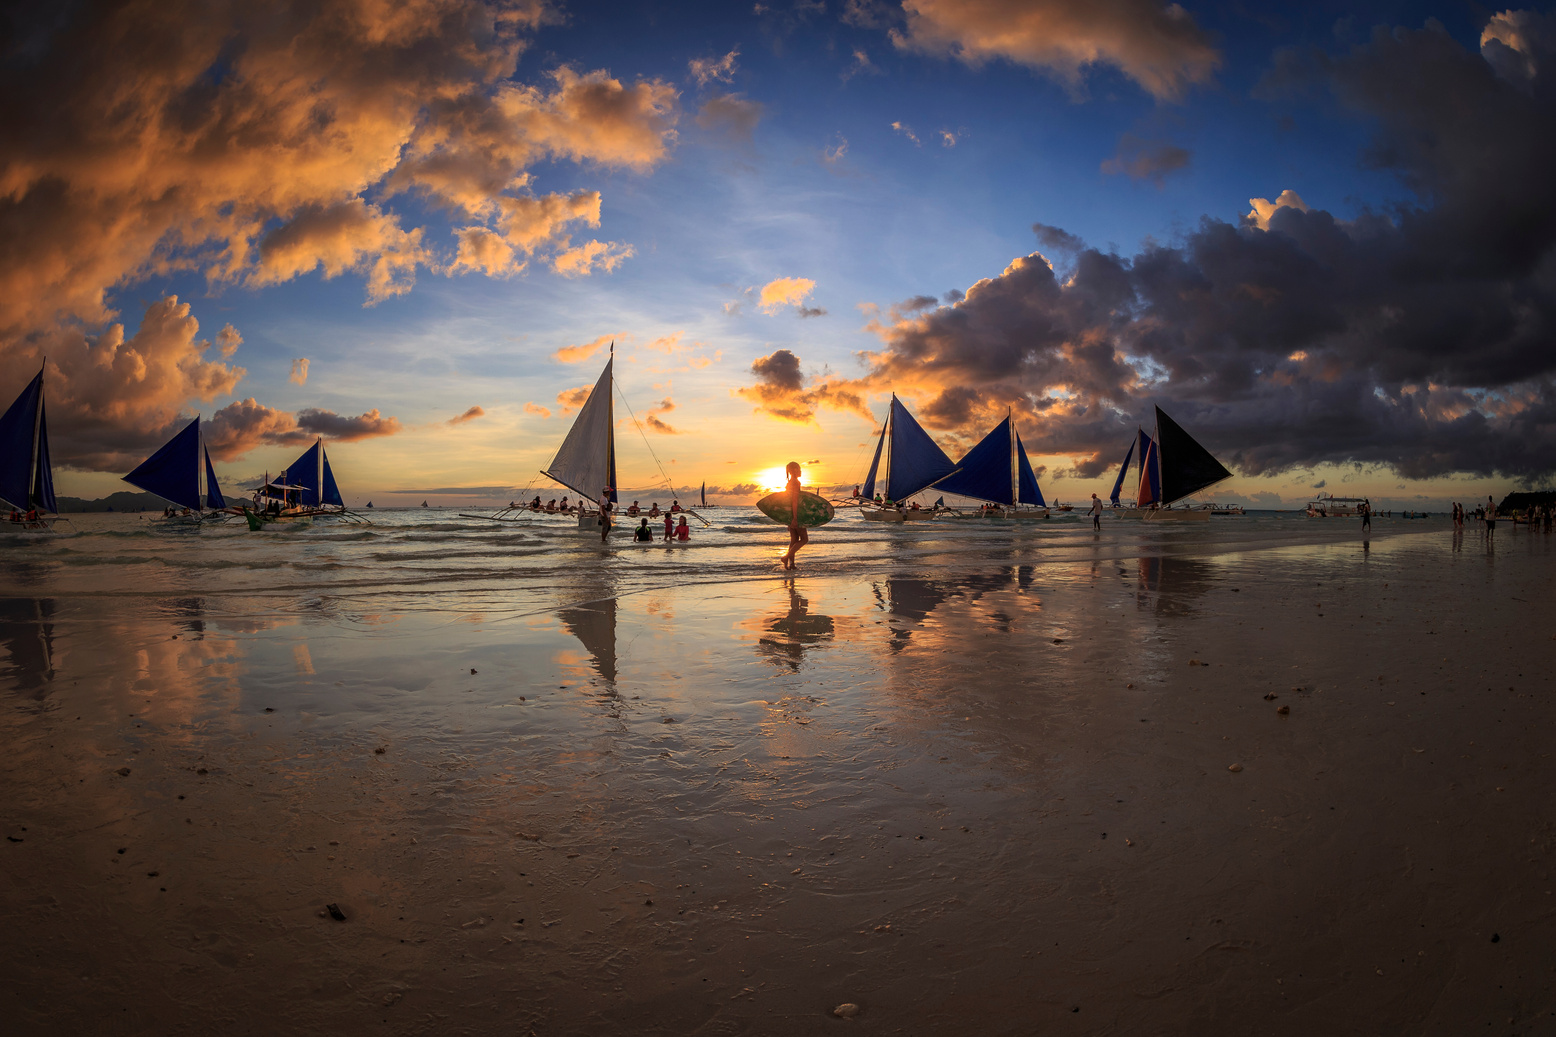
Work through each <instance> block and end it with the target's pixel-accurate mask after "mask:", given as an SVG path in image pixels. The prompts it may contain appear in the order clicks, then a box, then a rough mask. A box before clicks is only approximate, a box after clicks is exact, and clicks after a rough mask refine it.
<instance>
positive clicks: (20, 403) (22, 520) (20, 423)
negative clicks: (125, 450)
mask: <svg viewBox="0 0 1556 1037" xmlns="http://www.w3.org/2000/svg"><path fill="white" fill-rule="evenodd" d="M0 501H3V502H5V503H6V504H9V505H10V506H11V516H10V521H11V528H12V529H16V530H30V531H35V532H48V531H49V530H51V529H53V527H54V523H56V522H58V521H59V503H58V502H57V501H56V500H55V499H54V469H53V467H52V466H51V465H50V463H49V427H48V422H47V421H46V420H44V415H43V368H41V367H40V368H39V369H38V374H37V375H36V376H35V377H34V378H33V380H32V381H30V382H28V383H27V387H26V388H25V389H23V390H22V391H21V394H20V395H19V396H17V397H16V400H15V402H13V403H12V404H11V406H10V408H9V409H8V410H6V412H5V414H4V415H3V416H0Z"/></svg>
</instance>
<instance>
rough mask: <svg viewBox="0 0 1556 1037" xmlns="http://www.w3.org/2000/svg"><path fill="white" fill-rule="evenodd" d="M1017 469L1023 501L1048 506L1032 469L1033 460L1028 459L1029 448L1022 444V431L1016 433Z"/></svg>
mask: <svg viewBox="0 0 1556 1037" xmlns="http://www.w3.org/2000/svg"><path fill="white" fill-rule="evenodd" d="M1016 471H1017V473H1018V474H1019V479H1018V480H1017V481H1018V482H1019V483H1020V484H1021V503H1022V504H1035V505H1037V506H1038V507H1039V508H1046V507H1048V502H1047V501H1045V500H1044V499H1043V491H1042V489H1041V488H1040V487H1039V486H1038V485H1037V473H1036V472H1034V471H1032V462H1031V461H1028V460H1027V448H1026V447H1024V446H1022V445H1021V433H1019V432H1017V433H1016Z"/></svg>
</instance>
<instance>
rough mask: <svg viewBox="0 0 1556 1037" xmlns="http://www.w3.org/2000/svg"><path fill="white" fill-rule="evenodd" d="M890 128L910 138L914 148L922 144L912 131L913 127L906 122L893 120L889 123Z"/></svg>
mask: <svg viewBox="0 0 1556 1037" xmlns="http://www.w3.org/2000/svg"><path fill="white" fill-rule="evenodd" d="M891 128H892V129H893V130H895V131H897V132H898V133H900V134H902V135H903V136H904V137H906V138H908V139H909V140H911V141H912V142H913V146H914V147H915V148H917V147H922V146H923V143H924V142H923V141H921V140H919V139H918V134H916V133H914V132H913V128H912V127H910V126H908V125H907V124H906V123H901V122H894V123H892V124H891Z"/></svg>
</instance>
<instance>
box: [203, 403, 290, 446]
mask: <svg viewBox="0 0 1556 1037" xmlns="http://www.w3.org/2000/svg"><path fill="white" fill-rule="evenodd" d="M201 432H202V433H203V434H204V436H205V445H206V447H207V448H208V449H209V450H210V451H211V456H212V457H213V458H215V459H216V460H218V461H238V460H242V458H243V457H244V456H245V455H246V454H247V453H248V452H249V451H250V450H253V449H254V448H255V447H260V446H269V445H277V446H286V445H296V444H300V443H304V442H306V441H307V440H309V439H311V438H312V437H311V436H309V435H308V434H307V433H306V432H303V431H302V430H301V429H299V428H298V427H297V419H296V418H294V417H293V416H292V415H291V414H288V413H287V412H286V411H281V410H276V409H274V408H272V407H267V406H265V405H264V404H262V403H260V402H259V401H257V400H255V399H254V397H252V396H250V397H249V398H248V399H246V400H238V401H236V402H234V403H229V404H228V405H227V406H225V407H223V408H222V409H221V410H219V411H217V412H216V413H215V414H213V415H211V419H210V421H208V422H206V423H205V426H204V428H203V429H201Z"/></svg>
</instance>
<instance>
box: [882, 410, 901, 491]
mask: <svg viewBox="0 0 1556 1037" xmlns="http://www.w3.org/2000/svg"><path fill="white" fill-rule="evenodd" d="M896 417H897V394H896V393H892V394H891V402H890V403H888V404H887V405H886V428H885V429H883V430H882V431H881V435H882V436H885V437H886V446H885V449H883V450H882V451H881V500H883V501H888V500H891V499H892V496H891V432H892V428H893V427H894V426H895V425H896V423H897V422H896Z"/></svg>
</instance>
